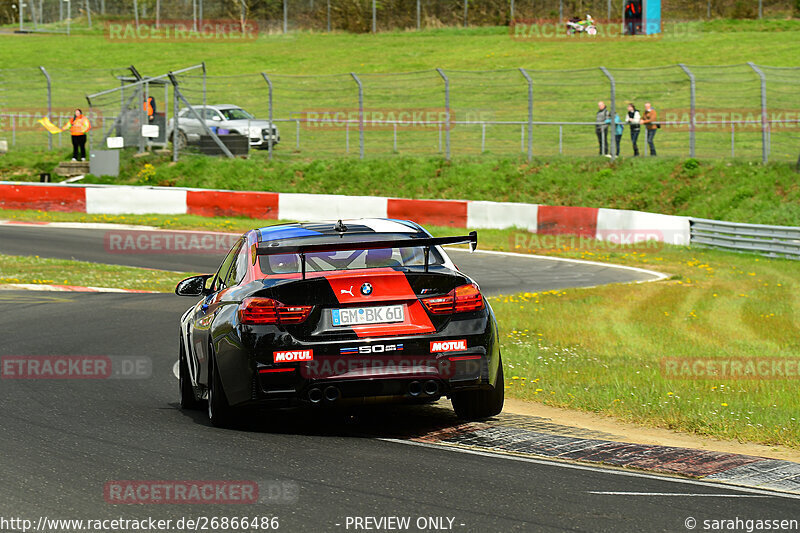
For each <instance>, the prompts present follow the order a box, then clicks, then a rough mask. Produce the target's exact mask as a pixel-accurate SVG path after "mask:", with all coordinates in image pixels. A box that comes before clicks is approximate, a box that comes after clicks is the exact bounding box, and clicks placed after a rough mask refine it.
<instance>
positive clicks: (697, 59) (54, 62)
mask: <svg viewBox="0 0 800 533" xmlns="http://www.w3.org/2000/svg"><path fill="white" fill-rule="evenodd" d="M691 27H692V28H693V31H692V32H689V33H688V34H686V35H685V36H682V37H677V36H676V37H672V38H668V37H665V38H664V39H662V40H657V41H651V40H641V39H623V40H620V41H603V42H583V41H581V42H573V41H565V40H564V39H556V40H554V41H527V40H517V39H512V38H511V36H510V35H509V30H508V28H506V27H488V28H470V29H461V28H445V29H441V30H426V31H422V32H419V33H417V32H387V33H379V34H377V35H355V34H345V33H332V34H324V33H314V32H298V33H291V34H288V35H262V36H261V37H260V38H259V39H258V40H256V41H253V42H239V43H224V42H211V43H209V42H204V43H196V42H191V43H185V42H179V43H158V42H132V43H114V42H109V41H107V40H106V39H105V38H104V37H103V36H102V35H101V34H100V33H97V32H95V33H93V34H89V35H75V36H72V37H70V38H66V37H64V36H54V35H0V46H2V47H3V50H4V51H5V50H7V51H8V54H9V55H10V57H14V58H15V66H16V67H22V68H23V70H13V71H12V70H6V71H3V72H2V73H0V77H2V81H3V87H4V92H3V96H2V99H3V102H1V103H2V104H4V107H6V106H7V107H9V108H11V109H19V110H23V111H25V110H27V111H29V112H33V113H41V112H42V109H43V108H45V107H46V94H47V92H46V87H45V85H44V78H43V76H42V74H41V72H40V71H39V70H38V68H37V67H38V66H39V65H44V66H46V67H47V68H48V69H49V71H50V75H51V77H52V80H53V105H54V106H55V107H56V108H57V109H58V110H59V111H60V112H61V111H64V110H69V109H71V108H74V107H76V106H85V104H86V100H85V98H84V96H85V95H86V94H91V93H94V92H97V91H101V90H105V89H110V88H113V87H117V86H118V81H117V79H116V78H115V77H114V76H113V74H119V73H121V71H120V70H115V71H114V72H112V69H121V68H124V67H127V66H128V65H130V64H134V65H136V66H137V67H138V68H139V70H140V71H141V72H142V73H145V74H149V75H156V74H164V73H166V72H167V71H169V70H174V69H177V68H180V67H183V66H188V65H190V64H198V63H200V62H201V61H205V62H206V65H207V67H208V74H209V76H210V78H209V79H208V82H207V84H206V89H207V101H208V103H212V104H213V103H235V104H238V105H241V106H244V107H245V108H247V109H249V110H250V111H251V112H253V113H254V114H256V115H257V116H260V117H266V116H267V112H268V110H267V101H268V99H267V86H266V83H265V82H264V80H263V79H262V78H261V75H260V73H261V72H267V73H269V74H270V76H272V79H273V82H274V87H275V91H274V116H275V118H276V119H280V120H285V121H282V122H279V126H280V128H281V133H282V137H283V143H282V144H281V145H280V146H279V147H278V149H277V151H276V154H277V156H278V157H281V158H288V157H304V156H313V157H329V156H333V155H336V156H342V155H350V156H354V155H355V154H357V153H358V147H357V137H358V136H357V134H356V132H355V128H352V130H351V131H350V140H349V141H350V146H349V151H348V149H347V147H346V142H347V141H346V133H345V131H343V130H342V129H335V130H332V131H331V130H329V129H325V128H313V127H310V126H309V127H306V126H303V127H301V128H300V134H299V140H298V139H296V138H295V135H296V128H295V123H294V122H292V119H293V118H297V117H301V116H304V115H303V113H304V112H307V111H313V112H320V111H324V110H331V109H335V110H345V111H353V110H355V109H356V107H357V102H358V99H357V88H356V85H355V82H354V81H353V79H352V78H351V76H350V74H349V73H350V72H357V73H359V75H360V77H361V81H362V82H363V87H364V106H365V109H366V110H367V111H368V112H372V111H376V112H384V113H385V112H399V111H409V110H434V111H435V110H441V109H442V108H443V106H444V83H443V81H442V79H441V77H440V76H439V74H438V73H437V72H436V71H435V70H434V69H435V68H437V67H440V68H443V69H445V71H446V72H447V75H448V77H449V79H450V84H451V97H450V106H451V111H452V117H453V118H454V119H455V120H457V121H462V122H463V121H471V122H472V123H471V124H463V123H462V124H458V125H456V126H455V127H454V128H453V131H452V132H451V137H452V138H451V143H452V152H453V154H456V155H468V154H471V155H490V156H491V155H508V156H516V155H517V154H519V152H520V149H521V144H524V143H521V142H520V141H521V139H520V135H521V132H520V124H508V123H507V122H517V121H523V122H524V121H526V120H527V110H528V108H527V94H528V93H527V84H526V82H525V79H524V78H523V77H522V75H521V73H520V72H519V71H518V68H519V67H524V68H526V69H529V70H530V72H531V75H532V78H533V87H534V88H533V100H534V120H536V121H568V122H582V121H592V120H593V118H594V112H595V110H596V102H597V101H598V100H599V99H608V98H609V92H610V89H609V82H608V80H607V79H606V77H605V75H604V74H603V72H602V71H601V70H600V69H599V68H598V67H599V66H601V65H603V66H606V67H608V68H609V69H610V71H611V72H612V73H613V75H614V77H615V79H616V95H617V101H618V104H619V105H618V107H619V109H620V110H622V109H623V107H624V103H625V102H627V101H634V102H636V103H637V104H638V106H639V108H640V109H641V108H643V104H644V101H646V100H651V101H652V102H653V103H654V105H655V107H656V109H658V110H659V111H662V112H666V111H674V112H676V113H679V114H680V113H681V112H682V111H685V110H686V109H687V108H688V105H689V79H688V77H687V76H686V74H685V73H684V72H683V71H682V70H681V69H680V68H679V67H678V66H677V65H676V64H677V63H679V62H682V63H686V64H688V65H734V64H735V65H737V66H734V67H724V68H714V67H697V68H695V69H694V72H695V75H696V77H697V92H696V93H697V107H698V109H701V110H704V109H722V110H729V111H735V112H745V113H753V112H755V113H756V114H758V106H759V104H760V83H759V78H758V76H757V75H756V74H755V72H754V71H753V70H752V69H751V68H750V67H749V66H747V65H746V64H745V63H746V62H747V61H753V62H755V63H757V64H761V65H770V66H776V67H787V66H796V65H797V58H798V57H800V39H797V35H798V30H800V21H798V20H768V21H713V22H709V23H696V24H694V25H693V26H691ZM176 58H180V59H176ZM86 65H91V66H92V70H86V69H84V67H86ZM637 68H643V69H646V70H629V69H637ZM76 69H84V70H76ZM564 69H572V70H571V71H570V72H562V70H564ZM467 70H469V71H485V72H480V73H476V72H467ZM398 72H405V73H406V74H403V75H399V76H398V75H384V73H398ZM765 73H766V76H767V80H768V83H767V93H768V94H767V102H768V106H769V111H770V113H781V112H783V113H785V112H794V111H796V110H797V100H796V98H795V97H794V95H795V92H796V87H797V84H798V83H800V72H798V71H793V70H775V69H765ZM180 81H181V87H182V88H183V90H184V93H185V94H186V96H187V98H188V99H189V100H191V101H192V103H193V104H195V105H201V104H202V96H201V95H202V89H203V85H202V82H201V78H200V77H199V76H193V77H186V76H184V77H181V78H180ZM151 94H153V95H154V96H155V97H156V98H157V100H158V101H159V104H158V105H159V109H162V110H163V109H164V103H165V102H164V97H163V92H162V89H161V88H160V87H158V88H155V87H154V88H152V90H151ZM119 102H120V97H119V95H118V94H116V93H114V94H112V95H108V96H106V97H99V98H95V99H93V100H92V105H93V111H94V112H96V113H98V114H99V115H102V116H105V117H112V116H116V115H117V114H118V113H119ZM170 106H171V101H170ZM662 118H663V116H662ZM483 120H489V121H497V122H504V124H497V125H488V126H487V127H486V131H485V141H482V139H483V134H484V131H483V128H482V127H481V126H480V124H479V123H478V122H480V121H483ZM287 121H288V122H287ZM95 126H96V129H95V131H94V138H93V141H94V142H98V141H100V135H99V133H100V130H101V128H102V125H101V124H100V122H99V120H98V121H97V123H96V124H95ZM3 129H4V130H6V131H5V132H4V134H3V136H5V137H9V135H8V131H7V130H8V127H7V126H4V127H3ZM29 129H30V130H31V131H25V132H19V133H18V134H17V143H18V145H19V146H40V147H41V146H43V145H44V143H45V142H46V135H45V134H44V133H43V130H42V129H41V128H39V127H38V126H36V125H35V124H33V125H31V126H30V127H29ZM793 133H794V130H791V131H790V130H788V129H784V130H780V129H777V128H776V129H775V130H774V131H773V132H772V135H771V142H772V147H771V154H770V156H771V157H772V158H773V159H774V160H782V161H795V160H796V159H797V147H796V144H797V143H796V140H795V139H794V137H793ZM61 137H62V139H61V142H62V145H63V148H68V147H67V145H68V144H69V139H68V136H67V135H62V136H61ZM532 137H533V141H534V151H535V153H536V154H537V155H542V156H548V157H550V156H556V155H558V154H561V153H563V154H568V155H593V154H594V153H595V145H596V141H595V138H594V131H593V128H592V127H590V126H588V127H587V126H565V127H563V128H562V129H561V130H559V128H558V127H557V126H552V125H537V126H535V127H534V131H533V135H532ZM559 139H560V141H559ZM657 140H658V146H659V150H660V153H661V154H662V155H670V156H686V155H688V153H689V149H688V142H689V141H688V134H687V133H686V132H685V131H682V130H676V131H669V130H667V129H666V128H664V129H662V130H661V131H660V132H659V135H658V139H657ZM735 141H736V142H735V151H734V153H735V156H736V157H746V158H750V159H755V160H758V158H760V150H761V136H760V131H759V128H758V127H757V126H753V127H746V128H738V129H737V131H736V132H735ZM624 142H625V148H624V150H623V154H626V153H628V140H627V132H626V136H625V141H624ZM640 143H641V144H640V145H643V144H644V139H643V136H642V140H641V141H640ZM439 145H440V141H439V132H438V129H437V128H436V127H428V128H420V129H416V130H412V131H407V130H404V129H403V128H400V131H399V132H398V139H397V148H396V149H395V141H394V136H393V132H392V131H388V130H387V129H385V128H383V129H378V130H374V129H368V131H367V132H366V134H365V152H366V154H367V155H368V156H377V155H383V156H386V155H391V154H394V153H395V152H397V153H398V154H401V155H419V156H430V155H436V154H438V153H440V152H441V150H440V147H439ZM696 153H697V154H698V155H700V156H701V157H730V156H731V148H730V132H729V131H728V130H727V128H720V129H719V130H714V131H700V132H698V134H697V152H696Z"/></svg>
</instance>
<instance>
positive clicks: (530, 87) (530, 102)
mask: <svg viewBox="0 0 800 533" xmlns="http://www.w3.org/2000/svg"><path fill="white" fill-rule="evenodd" d="M519 71H520V72H521V73H522V75H523V76H525V80H527V82H528V161H529V162H530V160H531V159H532V158H533V80H532V79H531V77H530V76H529V75H528V72H527V71H526V70H525V69H524V68H522V67H520V69H519Z"/></svg>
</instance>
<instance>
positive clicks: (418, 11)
mask: <svg viewBox="0 0 800 533" xmlns="http://www.w3.org/2000/svg"><path fill="white" fill-rule="evenodd" d="M419 3H420V0H417V31H419V29H420V15H421V12H422V9H421V8H420V5H419Z"/></svg>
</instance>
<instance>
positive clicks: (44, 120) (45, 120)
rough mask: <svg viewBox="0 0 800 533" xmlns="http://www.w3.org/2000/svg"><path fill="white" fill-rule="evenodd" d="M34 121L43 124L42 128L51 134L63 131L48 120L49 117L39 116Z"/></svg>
mask: <svg viewBox="0 0 800 533" xmlns="http://www.w3.org/2000/svg"><path fill="white" fill-rule="evenodd" d="M36 122H38V123H39V124H41V125H42V126H44V129H46V130H47V131H49V132H50V133H52V134H53V135H56V134H57V133H61V132H62V131H63V130H62V129H61V128H59V127H58V126H56V125H55V124H53V123H52V122H50V118H49V117H44V118H40V119H39V120H37V121H36Z"/></svg>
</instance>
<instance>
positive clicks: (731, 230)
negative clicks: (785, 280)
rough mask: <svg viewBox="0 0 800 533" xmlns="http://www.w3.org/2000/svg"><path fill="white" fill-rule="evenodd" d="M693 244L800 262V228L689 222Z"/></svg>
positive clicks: (698, 220) (706, 220)
mask: <svg viewBox="0 0 800 533" xmlns="http://www.w3.org/2000/svg"><path fill="white" fill-rule="evenodd" d="M689 228H690V240H689V242H690V244H693V245H694V244H699V245H702V246H710V247H713V248H724V249H726V250H735V251H740V252H754V253H758V254H761V255H766V256H769V257H786V258H788V259H796V260H800V227H797V226H767V225H764V224H744V223H740V222H722V221H719V220H708V219H705V218H690V219H689Z"/></svg>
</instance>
